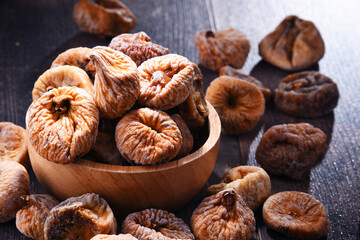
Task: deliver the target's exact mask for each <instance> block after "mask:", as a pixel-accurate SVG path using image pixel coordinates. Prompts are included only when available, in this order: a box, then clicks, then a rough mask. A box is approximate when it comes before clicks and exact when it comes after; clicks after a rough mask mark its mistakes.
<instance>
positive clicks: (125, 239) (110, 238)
mask: <svg viewBox="0 0 360 240" xmlns="http://www.w3.org/2000/svg"><path fill="white" fill-rule="evenodd" d="M90 240H137V238H136V237H133V236H132V235H131V234H119V235H114V234H113V235H106V234H98V235H96V236H95V237H93V238H91V239H90Z"/></svg>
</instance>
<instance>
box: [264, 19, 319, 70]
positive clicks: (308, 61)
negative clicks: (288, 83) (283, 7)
mask: <svg viewBox="0 0 360 240" xmlns="http://www.w3.org/2000/svg"><path fill="white" fill-rule="evenodd" d="M324 53H325V44H324V41H323V39H322V37H321V35H320V33H319V31H318V30H317V28H316V27H315V25H314V24H313V23H312V22H311V21H307V20H304V19H301V18H298V17H297V16H288V17H286V18H285V19H284V20H283V21H282V22H281V23H280V24H279V26H277V27H276V29H275V30H274V31H273V32H271V33H269V34H268V35H267V36H266V37H265V38H264V39H263V40H262V41H261V42H260V44H259V54H260V56H262V57H263V58H264V59H265V60H266V61H267V62H269V63H271V64H273V65H275V66H277V67H279V68H281V69H284V70H287V71H297V70H302V69H305V68H307V67H309V66H311V65H313V64H315V63H316V62H318V61H319V60H320V59H321V58H322V57H323V56H324Z"/></svg>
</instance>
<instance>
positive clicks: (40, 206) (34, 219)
mask: <svg viewBox="0 0 360 240" xmlns="http://www.w3.org/2000/svg"><path fill="white" fill-rule="evenodd" d="M22 199H23V200H24V201H25V202H26V205H25V206H24V207H23V208H22V209H20V210H19V211H18V212H17V214H16V227H17V229H18V230H19V231H20V232H21V233H22V234H24V235H25V236H27V237H30V238H34V239H37V240H43V239H44V224H45V220H46V218H47V216H48V214H49V212H50V210H51V209H52V208H53V207H55V206H56V205H58V204H59V202H58V201H57V200H56V199H55V198H53V197H52V196H50V195H47V194H33V195H25V196H22Z"/></svg>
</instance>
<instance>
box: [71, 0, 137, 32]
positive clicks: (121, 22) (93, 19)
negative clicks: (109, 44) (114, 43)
mask: <svg viewBox="0 0 360 240" xmlns="http://www.w3.org/2000/svg"><path fill="white" fill-rule="evenodd" d="M73 17H74V21H75V23H76V24H77V25H78V26H79V27H80V29H81V30H83V31H85V32H89V33H93V34H96V35H99V36H101V37H102V36H117V35H119V34H121V33H125V32H129V31H130V30H131V29H132V28H133V27H134V25H135V23H136V18H135V16H134V14H133V13H132V12H131V11H130V9H129V8H127V7H126V6H125V4H123V3H122V2H120V1H118V0H95V2H92V1H90V0H80V1H79V2H78V3H77V4H76V5H75V7H74V12H73Z"/></svg>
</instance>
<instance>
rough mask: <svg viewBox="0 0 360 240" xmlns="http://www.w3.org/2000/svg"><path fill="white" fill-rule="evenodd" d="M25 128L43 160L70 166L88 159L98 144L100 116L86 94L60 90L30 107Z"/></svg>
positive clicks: (73, 88) (92, 101) (56, 89)
mask: <svg viewBox="0 0 360 240" xmlns="http://www.w3.org/2000/svg"><path fill="white" fill-rule="evenodd" d="M26 124H27V129H28V134H29V139H30V142H31V144H32V146H33V147H34V149H35V150H36V151H37V153H38V154H40V156H42V157H43V158H45V159H47V160H49V161H53V162H56V163H61V164H67V163H71V162H73V161H74V160H75V158H77V157H79V156H83V155H85V154H86V153H87V152H88V151H89V150H90V148H91V146H92V145H93V143H94V142H95V140H96V135H97V132H98V124H99V112H98V109H97V108H96V105H95V103H94V100H93V98H92V97H91V96H90V95H89V94H88V93H87V92H86V91H85V90H83V89H81V88H77V87H60V88H55V89H53V90H51V91H49V92H47V93H45V94H43V95H42V96H41V97H40V98H39V99H38V100H37V101H36V102H33V104H31V106H30V107H29V110H28V112H27V115H26Z"/></svg>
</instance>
